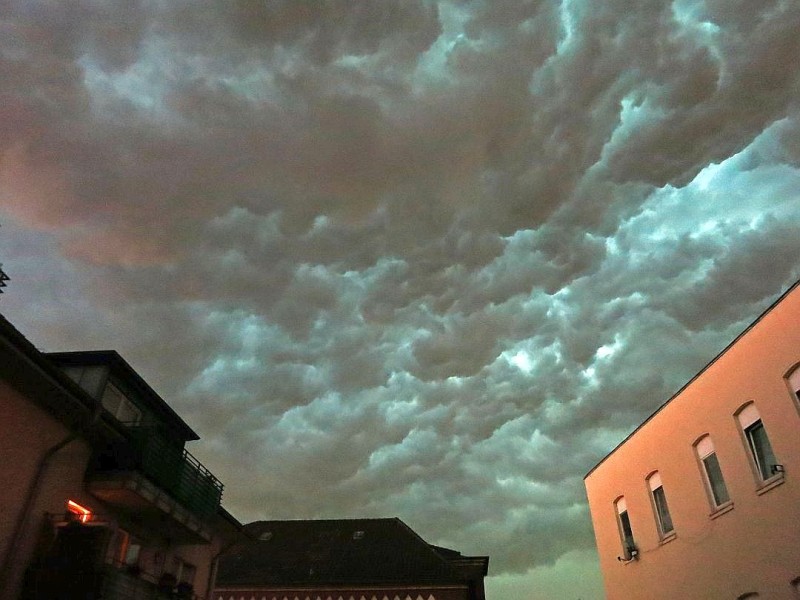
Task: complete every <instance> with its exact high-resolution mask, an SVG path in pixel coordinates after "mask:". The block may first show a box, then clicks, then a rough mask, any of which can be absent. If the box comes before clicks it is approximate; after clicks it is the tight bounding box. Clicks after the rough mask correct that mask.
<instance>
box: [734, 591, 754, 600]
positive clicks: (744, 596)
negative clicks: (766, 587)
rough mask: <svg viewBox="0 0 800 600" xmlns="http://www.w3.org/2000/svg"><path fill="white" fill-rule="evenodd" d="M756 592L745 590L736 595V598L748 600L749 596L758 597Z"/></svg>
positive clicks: (737, 599)
mask: <svg viewBox="0 0 800 600" xmlns="http://www.w3.org/2000/svg"><path fill="white" fill-rule="evenodd" d="M758 597H759V595H758V592H745V593H744V594H740V595H739V596H736V600H750V599H751V598H758Z"/></svg>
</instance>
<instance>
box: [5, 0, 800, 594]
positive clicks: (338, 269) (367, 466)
mask: <svg viewBox="0 0 800 600" xmlns="http://www.w3.org/2000/svg"><path fill="white" fill-rule="evenodd" d="M799 27H800V9H799V8H798V7H797V6H796V4H794V3H791V2H778V1H774V2H765V3H759V4H758V6H751V5H750V4H747V5H746V6H745V3H743V2H738V1H735V0H714V1H711V0H705V1H704V0H676V1H675V2H673V3H671V4H664V3H660V2H655V1H653V2H644V3H640V4H638V5H636V6H631V3H629V2H622V1H610V2H604V3H591V2H583V1H578V0H565V1H563V2H560V3H558V2H535V1H534V2H528V1H523V0H503V1H492V2H486V1H481V0H475V1H469V2H466V1H463V2H462V1H455V0H453V1H450V2H448V1H445V0H441V1H438V2H434V1H427V0H425V1H423V0H419V1H414V2H394V1H393V2H380V3H379V2H371V1H363V2H362V1H358V2H353V1H349V2H345V1H342V2H339V1H335V2H325V3H319V2H288V1H287V2H284V1H272V0H267V1H264V2H223V3H216V4H197V3H191V2H182V1H179V2H171V3H158V2H150V3H139V2H106V3H102V4H98V3H91V2H63V3H53V2H44V1H41V2H40V1H35V2H30V1H26V2H22V1H19V2H5V3H2V6H0V32H1V33H2V35H0V82H1V83H0V220H2V225H3V228H2V230H0V236H2V241H3V244H2V245H3V257H2V259H3V262H4V269H5V270H6V271H7V272H9V274H10V275H11V276H12V282H11V286H10V287H9V288H8V293H7V294H4V295H3V297H2V305H3V306H2V308H3V311H4V313H6V314H7V315H8V316H9V318H11V320H12V321H13V322H15V323H16V324H17V325H19V326H20V328H21V329H22V330H23V331H24V332H25V333H26V334H27V335H28V336H29V337H30V338H31V339H32V340H33V341H34V342H35V343H37V344H41V345H42V346H43V347H44V348H45V349H48V350H58V349H78V348H90V347H113V348H117V349H118V350H120V351H121V352H122V353H123V354H124V355H125V356H126V357H127V358H128V359H129V360H130V361H131V362H132V364H134V365H135V367H136V368H137V369H139V370H140V371H141V372H142V373H143V375H144V376H145V377H146V378H147V379H148V381H150V382H152V383H153V384H154V386H155V387H156V388H157V389H158V390H160V391H161V392H162V393H163V394H164V395H165V396H166V397H168V398H169V399H170V400H171V401H172V402H173V404H174V405H175V406H176V408H177V409H178V410H179V411H180V412H181V414H184V415H186V418H187V420H188V421H189V422H190V423H191V424H192V425H193V426H195V427H196V428H197V429H198V430H199V431H200V433H201V434H202V435H203V437H204V441H203V442H202V443H200V444H198V445H197V446H196V447H195V448H194V450H193V451H194V452H195V453H196V454H197V455H198V456H200V457H201V459H202V460H203V461H204V462H206V463H207V464H208V465H209V466H210V467H211V468H212V469H213V470H214V471H215V472H217V473H218V474H219V475H220V477H221V478H222V479H223V480H224V481H225V482H226V492H225V498H226V503H227V505H228V507H229V508H230V509H231V510H232V511H233V512H234V513H236V514H237V515H239V516H240V517H241V518H243V519H245V520H247V519H256V518H284V517H314V516H319V517H341V516H387V515H398V516H400V517H402V518H404V519H406V520H407V521H408V522H409V523H410V524H411V525H412V526H413V527H415V529H417V530H418V531H419V532H420V533H421V534H422V535H423V536H425V537H426V539H430V540H431V541H433V542H437V543H442V544H451V545H453V546H454V547H456V548H458V549H459V550H462V551H464V552H467V553H470V552H472V553H488V554H490V555H492V572H493V574H495V575H497V578H496V579H493V580H492V581H491V582H490V589H493V588H492V587H491V586H494V589H503V590H509V589H512V588H513V589H514V590H516V591H515V592H514V593H520V592H519V590H520V589H522V586H523V583H521V582H528V589H530V590H535V589H540V588H539V586H537V583H536V582H537V581H538V582H544V583H546V585H544V584H543V585H544V587H541V589H542V590H546V591H542V594H543V595H544V596H548V597H558V596H563V595H565V594H566V593H567V591H566V589H567V588H566V587H563V586H562V587H560V588H559V587H558V585H556V584H555V583H553V582H552V581H550V580H549V579H548V577H550V576H551V575H553V574H555V573H564V572H569V573H571V574H572V576H576V577H580V578H581V580H582V581H594V582H597V575H596V573H597V566H596V564H595V563H594V562H592V561H593V558H592V547H593V544H592V538H591V531H590V527H589V520H588V516H587V510H586V505H585V499H584V495H583V487H582V480H581V477H582V475H583V473H585V471H586V470H587V469H588V468H589V467H591V466H592V465H593V464H594V463H595V462H596V461H597V460H598V459H599V458H600V457H602V456H603V455H604V454H605V453H606V452H608V450H609V449H611V448H612V447H613V446H614V445H616V444H617V443H618V442H619V441H620V440H621V439H622V438H623V437H624V436H625V435H626V434H627V433H628V432H629V431H630V430H631V429H632V428H633V427H634V426H635V425H636V424H638V423H639V422H640V421H641V420H642V419H643V418H645V417H646V416H647V415H648V414H649V413H650V412H651V411H652V410H654V409H655V408H656V407H657V406H658V405H659V404H660V403H661V402H663V400H664V399H665V398H667V397H668V396H669V395H670V394H671V393H672V392H673V391H674V390H676V389H677V388H678V387H680V385H681V384H682V383H683V382H684V381H685V380H686V379H688V378H689V377H690V376H691V375H693V374H694V372H696V370H697V369H699V368H700V367H702V366H703V364H705V362H707V361H708V360H709V359H710V358H711V357H712V356H713V355H714V354H715V353H716V352H717V351H718V350H719V349H720V348H722V347H723V346H724V345H725V344H726V343H727V342H728V341H730V339H731V338H732V337H733V336H734V335H735V334H736V333H737V332H738V331H739V330H741V329H742V328H743V327H745V326H746V325H747V323H748V322H749V321H750V320H752V319H753V318H754V317H755V316H756V315H757V314H758V313H759V312H760V311H761V310H762V309H763V308H764V307H766V306H767V305H768V304H769V303H770V302H771V301H772V299H773V298H774V297H775V296H776V294H778V293H779V292H780V290H781V289H783V288H785V287H786V286H787V285H788V284H789V283H790V282H792V281H793V280H794V279H796V278H798V277H799V276H800V271H798V267H797V256H798V253H799V252H800V247H798V243H797V242H796V241H795V240H798V239H800V235H798V234H800V208H798V207H800V202H798V200H800V198H798V192H797V190H798V189H800V146H798V142H797V140H798V135H797V134H798V129H799V128H800V118H799V117H798V103H797V98H798V93H799V92H800V89H799V88H798V86H800V79H798V71H797V69H796V68H795V65H796V64H797V59H798V58H800V56H798V53H800V45H798V44H800V41H799V40H800V36H797V35H796V34H797V31H798V28H799ZM511 573H514V574H517V575H515V576H512V575H510V574H511ZM525 573H527V575H525V577H528V579H525V577H523V575H524V574H525ZM548 574H549V575H548ZM592 577H594V579H592ZM586 593H587V595H588V594H589V593H599V592H596V590H595V592H591V591H587V592H586ZM544 596H542V597H544ZM525 597H529V594H527V595H525Z"/></svg>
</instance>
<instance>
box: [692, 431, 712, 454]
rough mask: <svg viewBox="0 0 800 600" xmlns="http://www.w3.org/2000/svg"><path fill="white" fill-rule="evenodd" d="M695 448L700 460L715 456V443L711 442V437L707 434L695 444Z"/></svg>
mask: <svg viewBox="0 0 800 600" xmlns="http://www.w3.org/2000/svg"><path fill="white" fill-rule="evenodd" d="M694 447H695V448H696V449H697V456H699V457H700V458H705V457H707V456H710V455H712V454H714V442H713V441H712V440H711V436H710V435H708V434H707V433H706V434H705V435H702V436H701V437H700V438H699V439H698V440H697V441H696V442H695V443H694Z"/></svg>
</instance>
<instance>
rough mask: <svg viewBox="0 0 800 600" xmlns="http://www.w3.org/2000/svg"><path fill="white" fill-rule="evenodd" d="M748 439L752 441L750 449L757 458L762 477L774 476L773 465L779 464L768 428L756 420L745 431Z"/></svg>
mask: <svg viewBox="0 0 800 600" xmlns="http://www.w3.org/2000/svg"><path fill="white" fill-rule="evenodd" d="M745 433H746V434H747V440H748V442H750V450H751V451H752V452H753V456H754V457H755V459H756V464H757V465H758V471H759V473H760V474H761V479H769V478H770V477H772V465H774V464H777V462H778V461H777V460H775V454H773V452H772V446H771V445H770V443H769V438H768V437H767V430H766V429H764V424H763V423H762V422H761V421H756V422H755V423H753V424H752V425H750V427H748V428H747V429H746V431H745Z"/></svg>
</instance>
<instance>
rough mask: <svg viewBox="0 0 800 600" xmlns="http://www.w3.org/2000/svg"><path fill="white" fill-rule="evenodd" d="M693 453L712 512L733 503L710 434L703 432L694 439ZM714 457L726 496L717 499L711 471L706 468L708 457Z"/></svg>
mask: <svg viewBox="0 0 800 600" xmlns="http://www.w3.org/2000/svg"><path fill="white" fill-rule="evenodd" d="M692 446H693V447H694V454H695V457H696V458H697V465H698V468H699V469H700V474H701V477H702V479H703V485H704V487H705V490H706V495H707V496H708V502H709V504H710V505H711V509H712V511H713V512H716V511H718V510H720V509H722V508H725V507H726V506H729V505H731V504H733V501H732V500H731V494H730V490H728V484H727V483H726V482H725V474H724V473H723V472H722V465H721V464H720V462H719V454H717V448H716V446H715V445H714V440H712V439H711V435H710V434H708V433H705V434H703V435H701V436H700V437H699V438H697V440H695V442H694V444H692ZM712 456H713V457H714V458H715V459H716V464H717V470H718V471H719V476H720V483H721V485H722V489H723V490H724V491H725V495H726V496H727V498H725V500H721V501H720V500H719V499H718V498H717V492H716V488H715V486H714V482H713V481H712V477H711V473H710V472H709V469H708V464H707V463H706V461H707V460H708V459H709V458H710V457H712Z"/></svg>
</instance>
